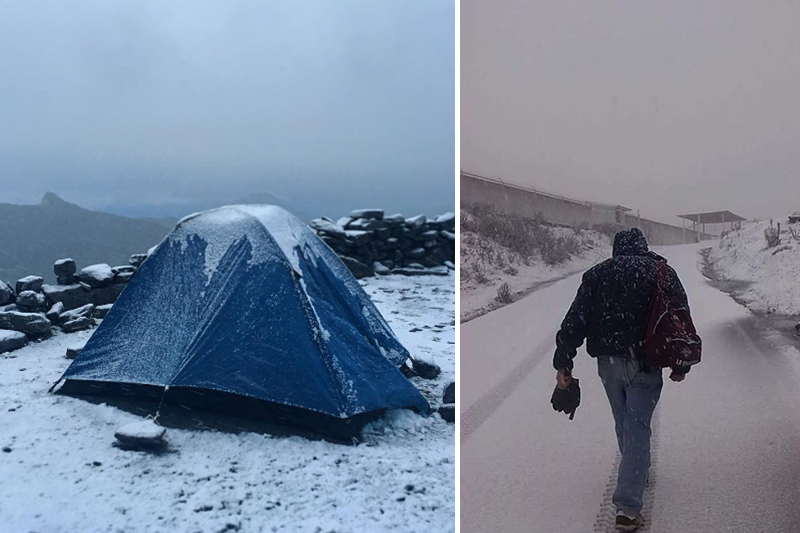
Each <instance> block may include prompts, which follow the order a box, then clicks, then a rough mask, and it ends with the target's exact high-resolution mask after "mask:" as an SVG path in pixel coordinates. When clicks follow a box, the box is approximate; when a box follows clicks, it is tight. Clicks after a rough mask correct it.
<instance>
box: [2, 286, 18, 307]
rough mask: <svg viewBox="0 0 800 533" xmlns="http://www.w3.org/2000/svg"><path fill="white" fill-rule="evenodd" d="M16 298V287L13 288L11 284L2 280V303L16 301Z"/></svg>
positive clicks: (7, 303)
mask: <svg viewBox="0 0 800 533" xmlns="http://www.w3.org/2000/svg"><path fill="white" fill-rule="evenodd" d="M15 298H16V293H15V292H14V289H12V288H11V285H9V284H8V283H6V282H5V281H3V280H0V305H9V304H12V303H14V299H15Z"/></svg>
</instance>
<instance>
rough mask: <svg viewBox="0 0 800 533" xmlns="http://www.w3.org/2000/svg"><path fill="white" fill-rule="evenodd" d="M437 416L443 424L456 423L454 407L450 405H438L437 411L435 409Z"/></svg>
mask: <svg viewBox="0 0 800 533" xmlns="http://www.w3.org/2000/svg"><path fill="white" fill-rule="evenodd" d="M437 412H438V413H439V416H441V417H442V420H444V421H445V422H450V423H451V424H455V422H456V406H455V405H452V404H448V405H440V406H439V409H437Z"/></svg>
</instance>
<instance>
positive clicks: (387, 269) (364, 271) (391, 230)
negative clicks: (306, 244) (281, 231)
mask: <svg viewBox="0 0 800 533" xmlns="http://www.w3.org/2000/svg"><path fill="white" fill-rule="evenodd" d="M310 226H311V228H312V229H314V231H316V232H317V235H319V236H320V238H321V239H322V240H323V241H325V243H327V244H328V246H330V247H331V248H332V249H333V251H334V252H336V254H337V255H338V256H339V257H340V258H341V259H342V261H343V262H344V264H345V265H347V267H348V268H349V269H350V271H351V272H352V273H353V275H354V276H355V277H357V278H363V277H367V276H373V275H375V274H380V275H386V274H404V275H420V274H439V275H447V274H448V271H449V270H453V269H455V265H454V263H455V250H456V248H455V244H456V235H455V227H456V216H455V215H454V214H453V213H446V214H444V215H440V216H438V217H435V218H433V219H428V218H427V217H426V216H425V215H418V216H415V217H411V218H405V217H404V216H403V215H391V216H384V212H383V210H382V209H359V210H356V211H352V212H351V213H350V216H347V217H343V218H340V219H339V220H338V221H336V222H334V221H333V220H331V219H329V218H325V217H323V218H318V219H315V220H312V221H311V224H310Z"/></svg>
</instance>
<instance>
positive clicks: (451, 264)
mask: <svg viewBox="0 0 800 533" xmlns="http://www.w3.org/2000/svg"><path fill="white" fill-rule="evenodd" d="M444 266H446V267H447V269H448V270H455V269H456V265H455V264H453V262H452V261H445V262H444Z"/></svg>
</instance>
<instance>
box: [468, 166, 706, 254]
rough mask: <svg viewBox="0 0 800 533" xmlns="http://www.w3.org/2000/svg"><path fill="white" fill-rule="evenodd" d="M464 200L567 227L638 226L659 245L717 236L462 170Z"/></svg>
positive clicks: (613, 206) (652, 242) (695, 240)
mask: <svg viewBox="0 0 800 533" xmlns="http://www.w3.org/2000/svg"><path fill="white" fill-rule="evenodd" d="M461 203H462V204H471V203H485V204H491V205H494V206H496V207H497V208H498V209H501V210H505V212H507V213H509V214H514V215H521V216H527V217H534V216H536V215H537V214H538V213H541V215H542V216H543V218H544V219H545V220H547V221H548V222H550V223H552V224H560V225H565V226H579V225H581V224H588V225H589V226H597V225H604V226H608V227H614V228H615V229H624V228H631V227H639V228H640V229H641V230H642V231H643V232H644V234H645V235H646V236H647V239H648V241H649V242H650V243H651V244H653V245H656V246H666V245H672V244H684V243H690V242H698V240H700V239H701V238H715V237H713V236H711V235H705V234H702V233H700V232H696V231H692V230H691V229H688V228H687V229H684V228H682V227H680V226H672V225H670V224H664V223H661V222H655V221H653V220H648V219H645V218H641V219H640V218H639V217H637V216H635V215H633V214H631V213H630V211H629V210H628V209H626V208H624V207H622V206H615V205H608V204H600V203H595V202H586V201H582V200H576V199H573V198H567V197H564V196H558V195H555V194H551V193H545V192H542V191H537V190H535V189H532V188H528V187H522V186H519V185H513V184H507V183H504V182H502V181H500V180H495V179H491V178H485V177H482V176H477V175H474V174H469V173H464V172H462V173H461Z"/></svg>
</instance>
